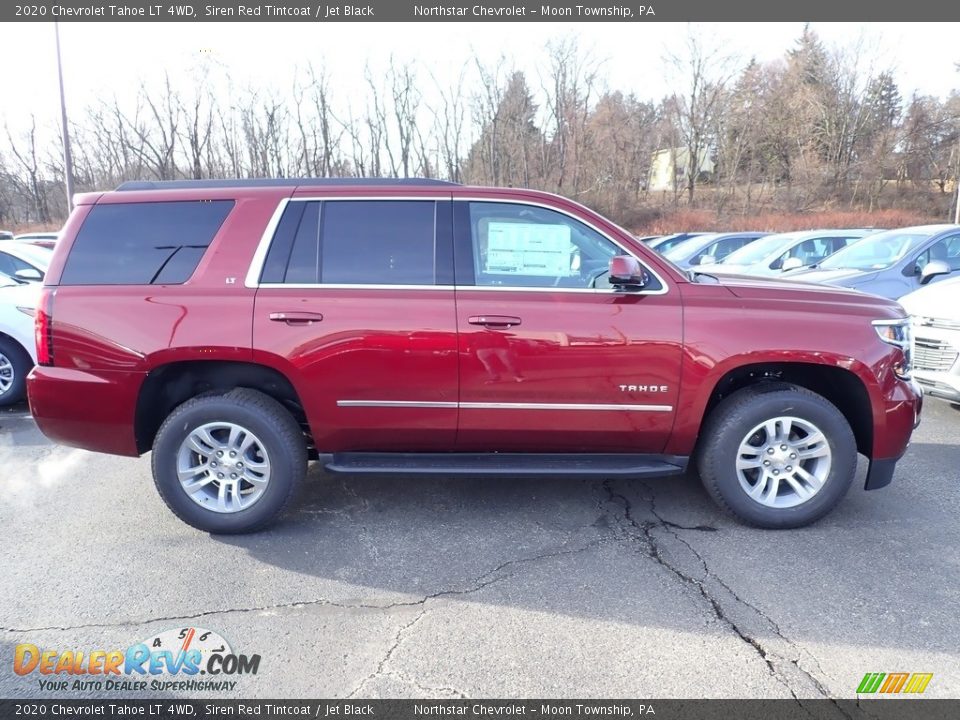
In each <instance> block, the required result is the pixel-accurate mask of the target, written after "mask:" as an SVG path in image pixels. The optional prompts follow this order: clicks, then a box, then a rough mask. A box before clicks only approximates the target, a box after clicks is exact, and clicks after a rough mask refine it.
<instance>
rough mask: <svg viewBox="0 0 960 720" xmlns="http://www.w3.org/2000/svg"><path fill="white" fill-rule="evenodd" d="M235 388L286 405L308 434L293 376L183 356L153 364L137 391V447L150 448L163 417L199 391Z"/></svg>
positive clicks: (254, 366) (255, 365)
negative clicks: (181, 359)
mask: <svg viewBox="0 0 960 720" xmlns="http://www.w3.org/2000/svg"><path fill="white" fill-rule="evenodd" d="M234 388H248V389H251V390H258V391H260V392H262V393H263V394H265V395H267V396H268V397H271V398H273V399H274V400H276V401H277V402H279V403H280V404H281V405H283V406H284V408H286V409H287V410H288V411H289V412H290V413H291V414H292V415H293V417H294V418H295V419H296V421H297V422H298V423H299V424H300V426H301V428H303V431H304V433H305V434H306V435H307V436H308V437H309V432H310V431H309V427H308V424H307V419H306V412H305V410H304V406H303V402H302V401H301V398H300V395H299V393H298V392H297V390H296V388H295V387H294V385H293V383H292V382H291V381H290V379H289V378H288V377H287V376H286V375H284V374H283V373H282V372H280V371H279V370H277V369H275V368H272V367H268V366H266V365H263V364H259V363H255V362H244V361H236V360H212V359H211V360H183V361H175V362H170V363H165V364H162V365H158V366H156V367H154V368H152V369H151V370H150V371H149V372H148V373H147V375H146V377H145V379H144V381H143V383H142V384H141V386H140V390H139V392H138V394H137V404H136V410H135V413H134V436H135V438H136V444H137V451H138V452H140V453H144V452H147V451H148V450H149V449H150V447H151V446H152V444H153V440H154V438H155V437H156V434H157V431H158V430H159V429H160V426H161V425H162V424H163V421H164V419H165V418H166V417H167V416H168V415H169V414H170V413H171V412H172V411H173V410H174V409H175V408H176V407H177V406H179V405H181V404H182V403H184V402H186V401H187V400H189V399H190V398H194V397H197V396H198V395H204V394H211V393H223V392H228V391H230V390H232V389H234Z"/></svg>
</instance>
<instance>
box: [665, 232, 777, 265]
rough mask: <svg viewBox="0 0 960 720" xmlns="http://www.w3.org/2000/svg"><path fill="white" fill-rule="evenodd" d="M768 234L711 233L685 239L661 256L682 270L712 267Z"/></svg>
mask: <svg viewBox="0 0 960 720" xmlns="http://www.w3.org/2000/svg"><path fill="white" fill-rule="evenodd" d="M767 234H768V233H762V232H732V233H711V234H709V235H698V236H696V237H692V238H687V239H686V240H684V241H683V242H682V243H680V244H679V245H674V246H673V247H672V248H670V249H669V250H667V251H666V252H663V253H662V254H663V256H664V257H665V258H667V259H668V260H671V261H672V262H673V263H674V264H675V265H679V266H680V267H682V268H690V267H694V266H697V265H713V264H714V263H719V262H723V261H724V259H726V258H727V256H728V255H730V253H732V252H735V251H737V250H739V249H740V248H742V247H744V246H746V245H749V244H750V243H752V242H754V241H755V240H758V239H760V238H762V237H763V236H764V235H767Z"/></svg>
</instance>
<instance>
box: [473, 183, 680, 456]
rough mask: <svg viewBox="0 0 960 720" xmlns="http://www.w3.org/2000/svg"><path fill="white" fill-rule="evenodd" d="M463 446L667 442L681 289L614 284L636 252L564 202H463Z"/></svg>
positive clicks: (658, 446) (637, 446)
mask: <svg viewBox="0 0 960 720" xmlns="http://www.w3.org/2000/svg"><path fill="white" fill-rule="evenodd" d="M454 224H455V236H456V244H455V248H456V260H457V262H456V269H457V323H458V330H459V355H460V424H459V431H458V435H457V448H458V449H459V450H462V451H478V452H479V451H499V450H502V451H515V452H646V453H658V452H661V451H662V450H663V447H664V445H665V443H666V440H667V438H668V436H669V433H670V430H671V428H672V425H673V419H674V414H675V411H676V410H675V408H676V402H677V391H678V382H679V377H680V360H681V347H682V335H683V330H682V313H681V299H680V293H679V292H678V291H677V290H676V288H675V287H673V288H671V287H669V286H668V285H667V283H666V281H665V280H662V279H660V278H658V277H657V276H656V275H655V274H654V273H653V272H652V271H650V284H649V286H648V287H647V289H645V290H642V291H638V292H619V291H616V290H614V289H613V288H611V287H610V284H609V282H607V281H606V274H607V267H608V263H609V260H610V258H611V257H612V256H614V255H617V254H625V253H627V250H625V249H624V248H623V247H621V246H619V245H617V244H616V243H615V242H613V241H612V240H611V239H610V238H609V237H607V236H605V235H604V234H602V233H600V232H599V231H598V230H596V229H595V228H593V227H591V226H589V225H587V224H586V223H585V222H583V221H582V220H580V219H578V218H576V217H574V216H572V215H570V214H568V213H566V212H561V211H559V210H557V209H551V208H547V207H543V206H539V205H534V204H527V203H520V202H509V201H467V200H463V201H457V202H456V203H455V223H454Z"/></svg>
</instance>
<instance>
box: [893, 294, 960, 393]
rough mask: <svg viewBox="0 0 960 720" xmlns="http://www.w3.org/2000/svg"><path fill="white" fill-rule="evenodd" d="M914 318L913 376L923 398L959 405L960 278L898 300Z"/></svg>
mask: <svg viewBox="0 0 960 720" xmlns="http://www.w3.org/2000/svg"><path fill="white" fill-rule="evenodd" d="M899 302H900V304H901V305H903V307H904V309H905V310H906V311H907V312H908V313H910V317H911V318H912V319H913V375H914V377H915V378H916V379H917V382H919V383H920V385H921V386H922V387H923V392H924V394H925V395H930V396H931V397H939V398H943V399H944V400H949V401H951V402H955V403H960V360H958V357H960V278H951V279H950V280H944V281H942V282H939V283H937V284H936V285H928V286H926V287H922V288H920V289H919V290H915V291H914V292H912V293H910V294H909V295H904V296H903V297H902V298H900V301H899Z"/></svg>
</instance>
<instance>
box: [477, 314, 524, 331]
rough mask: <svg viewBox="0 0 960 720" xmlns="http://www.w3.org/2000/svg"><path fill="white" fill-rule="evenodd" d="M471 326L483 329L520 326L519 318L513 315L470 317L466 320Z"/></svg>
mask: <svg viewBox="0 0 960 720" xmlns="http://www.w3.org/2000/svg"><path fill="white" fill-rule="evenodd" d="M467 322H468V323H470V324H471V325H483V326H484V327H496V328H501V327H504V328H510V327H513V326H514V325H519V324H520V318H518V317H514V316H513V315H472V316H470V317H469V318H467Z"/></svg>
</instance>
